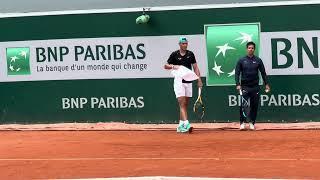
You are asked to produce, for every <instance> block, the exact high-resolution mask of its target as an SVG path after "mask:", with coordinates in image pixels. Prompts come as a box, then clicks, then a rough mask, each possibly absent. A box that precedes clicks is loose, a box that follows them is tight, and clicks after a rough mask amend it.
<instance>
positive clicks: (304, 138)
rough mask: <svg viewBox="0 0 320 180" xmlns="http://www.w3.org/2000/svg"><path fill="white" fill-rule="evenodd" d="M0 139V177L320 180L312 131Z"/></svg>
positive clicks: (23, 134)
mask: <svg viewBox="0 0 320 180" xmlns="http://www.w3.org/2000/svg"><path fill="white" fill-rule="evenodd" d="M2 129H6V128H2ZM91 129H94V128H91ZM16 130H17V129H16ZM0 133H1V136H0V141H1V144H0V165H1V166H0V170H1V174H0V179H56V178H57V179H75V178H79V179H80V178H81V179H84V178H109V177H144V176H174V177H214V178H261V179H264V178H265V179H267V178H268V179H273V178H274V179H320V173H319V168H320V151H319V150H320V143H318V142H320V132H319V130H316V129H313V130H312V129H309V130H298V129H295V130H286V129H282V130H275V129H274V130H257V131H238V130H236V129H225V130H221V129H201V128H199V129H197V128H195V131H194V133H193V134H177V133H176V132H175V131H174V129H170V128H167V129H163V130H103V131H102V130H90V131H88V130H84V131H75V130H71V131H55V130H52V129H51V130H49V131H38V130H32V131H28V130H26V131H12V130H3V131H1V132H0Z"/></svg>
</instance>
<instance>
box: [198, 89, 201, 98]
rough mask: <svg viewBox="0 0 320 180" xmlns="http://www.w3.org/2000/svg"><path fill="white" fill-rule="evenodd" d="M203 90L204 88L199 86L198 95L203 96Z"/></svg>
mask: <svg viewBox="0 0 320 180" xmlns="http://www.w3.org/2000/svg"><path fill="white" fill-rule="evenodd" d="M201 90H202V88H201V87H199V88H198V97H200V96H201Z"/></svg>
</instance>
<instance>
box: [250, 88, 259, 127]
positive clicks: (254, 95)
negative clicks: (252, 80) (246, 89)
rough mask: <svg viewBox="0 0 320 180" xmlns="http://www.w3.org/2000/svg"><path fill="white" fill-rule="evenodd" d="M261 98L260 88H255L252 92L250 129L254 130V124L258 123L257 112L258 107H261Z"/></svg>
mask: <svg viewBox="0 0 320 180" xmlns="http://www.w3.org/2000/svg"><path fill="white" fill-rule="evenodd" d="M259 100H260V95H259V89H258V88H255V89H253V91H252V92H251V93H250V107H251V111H250V120H251V124H250V129H251V130H254V129H255V127H254V124H255V123H256V119H257V113H258V107H259Z"/></svg>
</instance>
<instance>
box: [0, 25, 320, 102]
mask: <svg viewBox="0 0 320 180" xmlns="http://www.w3.org/2000/svg"><path fill="white" fill-rule="evenodd" d="M186 37H187V38H188V40H189V47H188V49H190V50H191V51H193V52H194V54H195V57H196V60H197V63H198V65H199V68H200V71H201V75H202V76H205V75H206V74H207V72H206V71H207V67H206V64H207V59H206V57H207V56H206V43H205V38H204V35H203V34H200V35H199V34H198V35H187V36H186ZM178 38H179V36H178V35H172V36H144V37H116V38H114V37H112V38H87V39H57V40H37V41H12V42H0V59H3V60H4V61H0V67H1V68H2V69H1V70H0V82H7V81H37V80H72V79H128V78H168V77H171V75H170V73H169V72H168V71H166V70H164V69H163V65H164V64H165V63H166V61H167V59H168V57H169V55H170V53H171V52H173V51H174V50H177V49H178V48H179V47H178V44H177V40H178ZM319 38H320V30H319V31H287V32H262V33H261V41H260V49H261V50H260V54H259V56H260V57H261V59H262V60H263V62H264V64H265V67H266V71H267V74H269V75H320V62H319V61H320V60H319V54H320V53H319V49H320V48H319V47H320V44H319V43H320V40H319ZM154 42H156V45H155V43H154ZM15 47H17V48H15ZM21 47H23V48H24V50H23V52H22V51H21V52H17V51H15V49H16V50H17V49H18V48H21ZM8 49H10V50H12V51H10V52H12V53H15V52H16V53H17V57H15V55H10V53H9V54H7V53H8ZM26 49H28V51H27V50H26ZM23 59H28V61H25V62H23V61H22V60H23ZM8 63H14V64H13V65H14V66H13V65H12V66H10V67H9V66H8ZM19 63H22V64H19ZM26 63H29V64H26ZM22 65H23V66H22ZM22 67H28V68H29V67H30V69H28V68H27V69H26V70H24V71H23V73H21V74H19V73H16V72H8V71H10V70H11V71H14V70H18V69H19V68H22ZM10 73H11V74H10ZM281 98H282V99H283V98H284V97H281ZM290 100H291V99H290ZM270 101H271V103H275V99H271V100H270ZM282 101H283V102H286V103H288V102H287V101H286V100H282ZM301 101H302V102H301V103H303V102H304V103H309V102H308V100H306V99H301ZM291 103H292V104H300V102H299V100H298V99H295V101H293V102H291ZM282 104H283V103H282Z"/></svg>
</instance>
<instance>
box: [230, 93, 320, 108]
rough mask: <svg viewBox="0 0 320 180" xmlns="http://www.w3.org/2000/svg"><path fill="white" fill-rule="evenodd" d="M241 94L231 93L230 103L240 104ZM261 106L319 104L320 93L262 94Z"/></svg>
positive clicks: (233, 104)
mask: <svg viewBox="0 0 320 180" xmlns="http://www.w3.org/2000/svg"><path fill="white" fill-rule="evenodd" d="M240 104H241V99H240V96H236V95H229V96H228V105H229V106H230V107H232V106H240ZM260 105H261V106H292V107H298V106H319V105H320V95H319V94H304V95H300V94H278V95H273V94H272V95H265V94H264V95H261V96H260Z"/></svg>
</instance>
